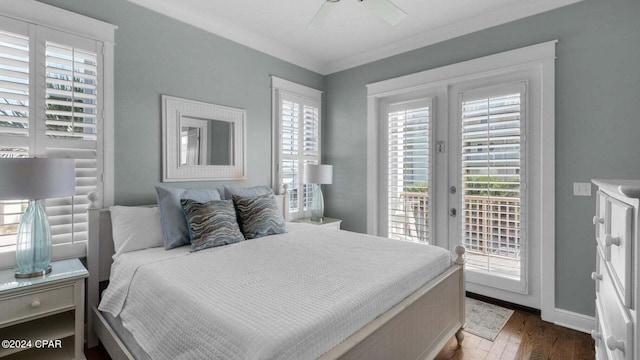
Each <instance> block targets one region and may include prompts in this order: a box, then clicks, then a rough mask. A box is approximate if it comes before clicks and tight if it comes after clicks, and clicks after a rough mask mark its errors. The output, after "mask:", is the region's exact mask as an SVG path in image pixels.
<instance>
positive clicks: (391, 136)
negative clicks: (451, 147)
mask: <svg viewBox="0 0 640 360" xmlns="http://www.w3.org/2000/svg"><path fill="white" fill-rule="evenodd" d="M430 117H431V99H422V100H415V101H409V102H403V103H396V104H391V105H389V106H388V107H387V152H388V161H387V188H388V189H387V197H388V199H387V207H388V209H387V220H388V224H387V228H388V236H389V237H390V238H392V239H397V240H405V241H413V242H419V243H428V242H429V230H428V227H429V221H428V219H429V213H430V207H429V163H430V161H429V160H430V154H429V153H430V151H429V147H430V138H431V136H430V125H431V124H430Z"/></svg>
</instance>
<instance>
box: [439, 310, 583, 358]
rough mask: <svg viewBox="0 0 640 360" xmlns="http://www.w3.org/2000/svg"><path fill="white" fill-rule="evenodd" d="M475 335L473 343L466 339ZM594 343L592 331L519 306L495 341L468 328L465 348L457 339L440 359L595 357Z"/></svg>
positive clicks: (444, 350)
mask: <svg viewBox="0 0 640 360" xmlns="http://www.w3.org/2000/svg"><path fill="white" fill-rule="evenodd" d="M470 339H471V341H470V342H471V343H470V344H469V343H465V342H466V341H468V340H470ZM594 358H595V350H594V343H593V340H592V339H591V336H589V335H588V334H585V333H582V332H579V331H575V330H571V329H567V328H563V327H561V326H557V325H554V324H551V323H548V322H545V321H542V319H540V315H536V314H532V313H529V312H526V311H522V310H515V311H514V314H513V315H512V316H511V318H510V319H509V321H508V322H507V323H506V324H505V326H504V328H503V329H502V331H501V332H500V334H498V337H496V339H495V340H494V341H493V342H491V341H489V340H486V339H483V338H480V337H478V336H475V335H473V334H468V333H466V332H465V340H464V341H463V343H462V347H461V348H457V346H456V342H455V339H453V340H452V341H449V342H448V343H447V346H446V347H445V348H444V349H443V350H442V351H441V352H440V353H439V354H438V356H437V357H436V360H453V359H460V360H478V359H481V360H488V359H501V360H514V359H517V360H538V359H545V360H556V359H557V360H571V359H576V360H587V359H588V360H593V359H594Z"/></svg>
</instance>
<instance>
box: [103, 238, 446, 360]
mask: <svg viewBox="0 0 640 360" xmlns="http://www.w3.org/2000/svg"><path fill="white" fill-rule="evenodd" d="M450 262H451V260H450V255H449V252H448V251H446V250H444V249H441V248H438V247H434V246H425V245H418V244H412V243H406V242H400V241H394V240H388V239H382V238H377V237H371V236H367V235H362V234H357V233H351V232H346V231H336V230H330V229H322V228H319V227H307V228H304V229H300V230H294V231H290V232H288V233H286V234H281V235H275V236H269V237H264V238H259V239H255V240H249V241H244V242H240V243H236V244H232V245H227V246H222V247H217V248H212V249H207V250H203V251H199V252H196V253H189V251H188V247H182V248H178V249H174V250H170V251H165V250H164V249H161V248H156V249H148V250H143V251H136V252H131V253H126V254H123V255H122V256H120V257H119V258H118V259H117V260H116V261H115V262H114V264H113V266H112V270H111V279H110V285H109V287H108V288H107V290H106V291H105V293H104V297H103V299H102V301H101V303H100V307H99V309H100V310H101V311H106V312H109V313H111V314H112V315H113V316H120V318H121V320H122V323H123V325H124V327H125V328H127V329H128V330H129V331H130V332H131V333H132V335H133V336H134V338H135V339H136V341H137V342H138V343H139V345H140V346H141V347H142V349H144V350H145V351H146V352H147V353H148V354H149V355H150V356H151V357H152V358H154V359H315V358H317V357H319V356H321V355H322V354H324V353H325V352H327V351H328V350H330V349H331V348H333V347H334V346H336V345H338V344H339V343H340V342H341V341H343V340H344V339H346V338H347V337H349V336H350V335H351V334H353V333H354V332H356V331H357V330H359V329H360V328H362V327H363V326H364V325H366V324H367V323H369V322H371V321H372V320H374V319H375V318H376V317H378V316H380V315H381V314H382V313H384V312H385V311H386V310H388V309H389V308H391V307H392V306H393V305H395V304H397V303H398V302H400V301H402V300H403V299H404V298H405V297H407V296H408V295H410V294H411V293H413V292H414V291H416V290H417V289H418V288H420V287H421V286H423V285H424V284H426V283H427V282H428V281H429V280H430V279H432V278H434V277H436V276H437V275H439V274H440V273H442V272H443V271H444V270H446V269H447V268H448V267H449V266H450Z"/></svg>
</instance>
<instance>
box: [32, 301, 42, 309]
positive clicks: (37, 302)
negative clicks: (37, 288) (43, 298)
mask: <svg viewBox="0 0 640 360" xmlns="http://www.w3.org/2000/svg"><path fill="white" fill-rule="evenodd" d="M39 306H40V300H33V302H32V303H31V307H32V308H34V309H35V308H37V307H39Z"/></svg>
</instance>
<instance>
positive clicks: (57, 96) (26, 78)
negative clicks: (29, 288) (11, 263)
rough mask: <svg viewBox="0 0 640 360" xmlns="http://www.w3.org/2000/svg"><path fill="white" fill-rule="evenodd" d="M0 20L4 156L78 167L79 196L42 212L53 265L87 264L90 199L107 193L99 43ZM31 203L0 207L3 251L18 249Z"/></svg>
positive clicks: (0, 148)
mask: <svg viewBox="0 0 640 360" xmlns="http://www.w3.org/2000/svg"><path fill="white" fill-rule="evenodd" d="M0 19H1V20H2V22H1V23H0V156H2V157H54V158H72V159H75V168H76V171H75V172H76V195H75V196H70V197H64V198H51V199H45V200H44V204H45V209H46V212H47V216H48V219H49V224H50V226H51V235H52V242H53V245H54V252H53V256H54V258H55V257H56V256H58V257H69V256H84V255H85V254H86V241H87V239H88V233H87V227H88V216H87V208H88V205H89V200H88V198H87V195H88V194H89V193H90V192H98V194H100V193H101V191H102V181H101V180H99V179H100V178H101V166H102V162H101V160H100V158H99V155H100V156H101V154H100V152H99V150H98V149H99V148H100V146H101V145H100V144H101V137H100V136H101V134H100V131H101V126H102V124H101V119H102V114H101V111H102V104H101V103H100V99H101V94H99V92H98V89H99V86H101V84H100V83H99V79H101V72H100V71H101V70H100V69H101V66H102V64H101V63H100V62H101V61H102V52H101V45H100V44H101V43H100V42H98V41H95V40H90V39H88V38H84V37H80V36H75V35H71V34H68V33H64V32H60V31H56V30H52V29H49V28H46V27H41V26H37V25H33V24H27V23H23V22H20V21H17V20H13V19H8V18H4V17H2V16H0ZM9 28H11V30H15V29H22V31H21V32H18V33H16V32H12V31H9V30H8V29H9ZM29 28H32V29H31V31H29ZM29 33H31V34H36V35H35V37H33V38H29V37H28V34H29ZM30 46H31V47H32V48H30ZM36 49H37V50H36ZM34 64H35V68H36V69H37V70H38V71H36V72H35V74H34V73H30V71H29V70H30V68H29V67H30V66H32V67H34ZM40 69H41V71H40ZM34 94H35V95H36V96H34ZM26 200H28V199H25V201H2V202H0V248H1V247H5V248H12V247H14V246H15V241H16V233H17V230H18V224H19V222H20V218H21V216H22V213H23V212H24V210H25V209H26V204H27V202H26ZM0 251H1V249H0Z"/></svg>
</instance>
